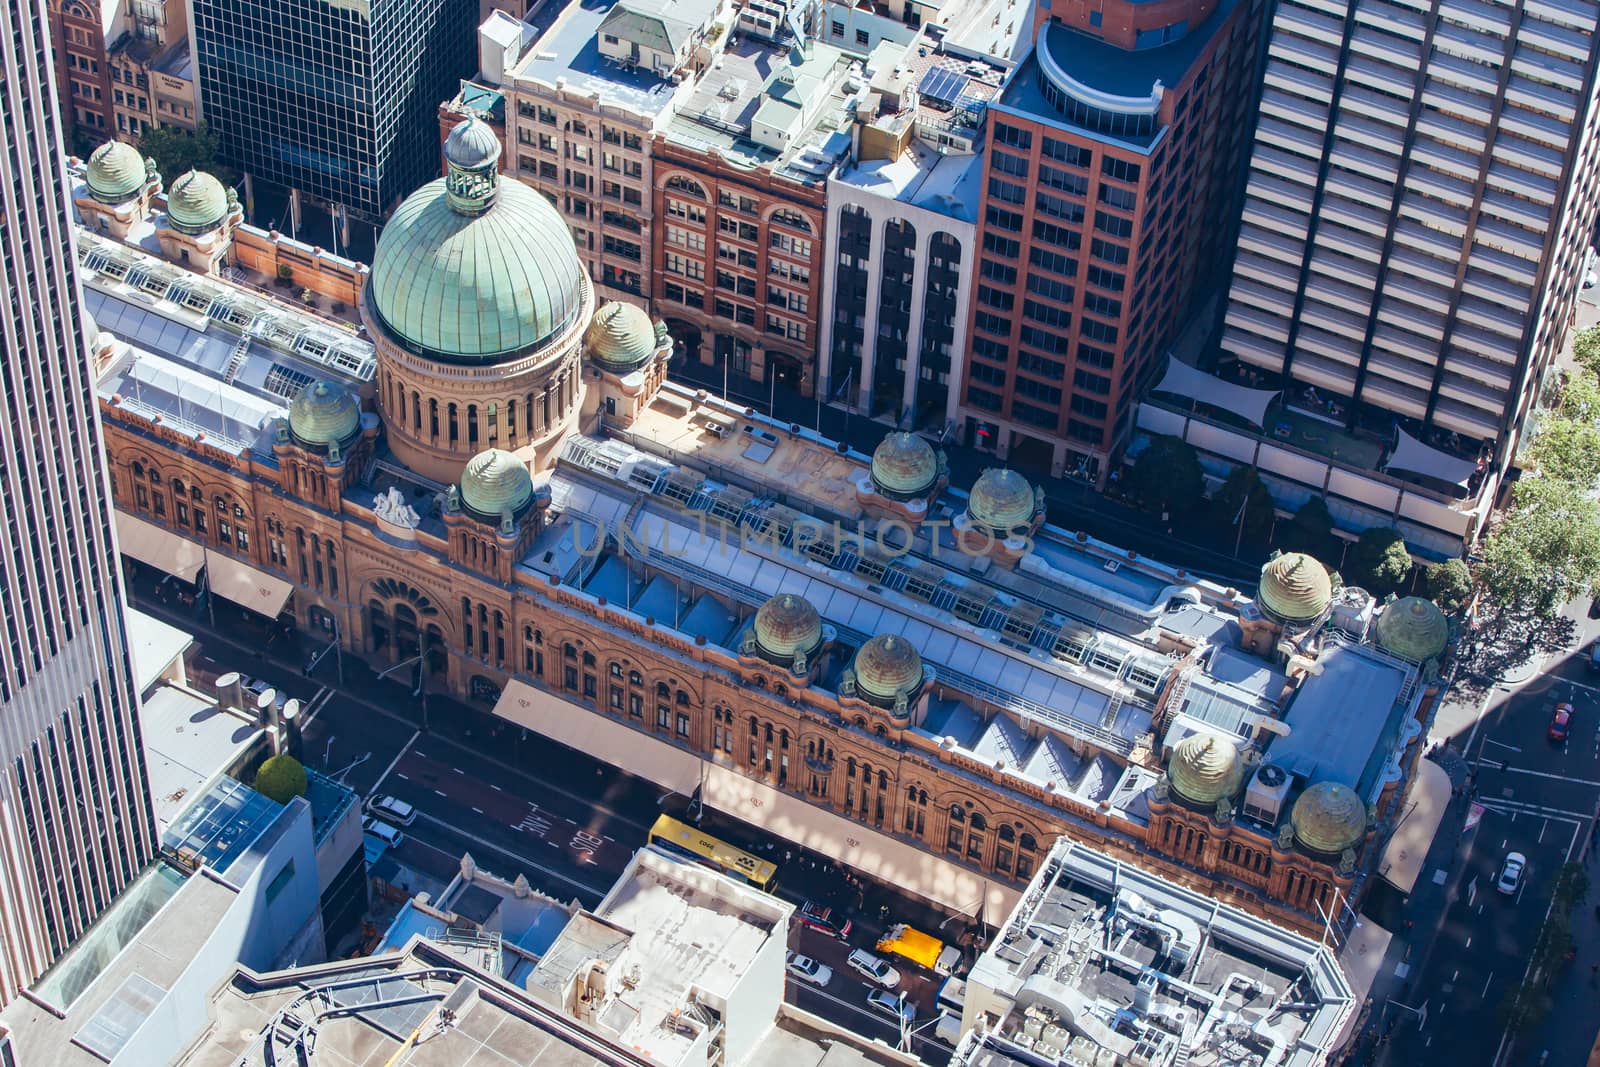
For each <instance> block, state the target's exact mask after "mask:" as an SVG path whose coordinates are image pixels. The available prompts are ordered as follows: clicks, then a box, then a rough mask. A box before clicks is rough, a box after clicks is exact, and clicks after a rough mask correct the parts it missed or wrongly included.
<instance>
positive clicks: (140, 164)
mask: <svg viewBox="0 0 1600 1067" xmlns="http://www.w3.org/2000/svg"><path fill="white" fill-rule="evenodd" d="M147 180H148V178H147V173H146V171H145V165H144V159H143V158H142V157H141V156H140V155H139V150H138V149H137V148H135V147H133V145H131V144H128V143H127V142H126V141H107V142H106V143H105V144H103V145H101V146H100V147H99V148H96V149H95V150H94V151H93V152H92V153H90V155H89V166H88V181H89V195H90V196H92V197H94V198H95V199H96V200H98V201H100V202H101V203H103V204H120V203H123V202H124V201H127V200H131V199H133V197H134V196H135V194H137V193H138V192H139V190H140V189H142V188H144V183H145V182H146V181H147Z"/></svg>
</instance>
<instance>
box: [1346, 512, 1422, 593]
mask: <svg viewBox="0 0 1600 1067" xmlns="http://www.w3.org/2000/svg"><path fill="white" fill-rule="evenodd" d="M1345 565H1346V566H1347V567H1348V568H1349V572H1350V574H1351V576H1352V577H1353V579H1354V580H1355V584H1357V585H1359V586H1362V587H1363V588H1365V589H1367V590H1368V591H1369V592H1372V593H1375V594H1377V595H1378V596H1384V595H1386V594H1388V593H1392V592H1394V591H1395V590H1396V589H1398V588H1399V586H1400V584H1401V583H1402V582H1404V581H1405V580H1406V575H1408V574H1410V573H1411V553H1409V552H1407V551H1406V542H1405V538H1403V537H1401V536H1400V532H1399V531H1398V530H1396V529H1394V528H1393V527H1390V526H1374V527H1372V528H1371V529H1369V530H1362V531H1361V538H1360V539H1359V540H1358V541H1356V543H1355V547H1354V548H1352V549H1351V550H1350V555H1349V557H1348V558H1347V559H1346V561H1345Z"/></svg>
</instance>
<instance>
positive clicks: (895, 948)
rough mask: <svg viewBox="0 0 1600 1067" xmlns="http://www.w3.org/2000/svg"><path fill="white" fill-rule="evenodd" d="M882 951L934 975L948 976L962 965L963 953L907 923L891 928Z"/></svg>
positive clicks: (882, 940)
mask: <svg viewBox="0 0 1600 1067" xmlns="http://www.w3.org/2000/svg"><path fill="white" fill-rule="evenodd" d="M878 951H879V952H883V953H886V954H891V955H895V956H899V957H900V958H901V959H903V960H909V961H910V962H912V963H915V964H916V965H917V966H918V967H922V968H924V969H926V970H929V971H932V972H933V973H934V974H940V975H945V976H948V975H950V974H952V973H954V971H955V969H956V967H957V965H959V964H960V963H961V950H960V949H958V948H956V947H955V946H954V945H947V944H945V943H944V942H943V941H940V940H939V939H938V938H936V937H932V936H930V935H928V934H925V933H923V932H922V931H921V930H918V929H916V928H915V927H912V926H908V925H906V924H905V923H896V924H895V925H893V926H891V927H890V928H889V930H888V932H886V933H885V934H884V935H883V938H882V939H881V940H880V941H879V942H878Z"/></svg>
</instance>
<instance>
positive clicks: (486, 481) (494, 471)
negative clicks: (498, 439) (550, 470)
mask: <svg viewBox="0 0 1600 1067" xmlns="http://www.w3.org/2000/svg"><path fill="white" fill-rule="evenodd" d="M532 500H533V476H532V475H530V474H529V473H528V467H527V464H525V463H523V462H522V461H521V460H520V459H518V458H517V457H516V456H513V455H512V454H511V453H510V452H506V451H503V450H502V449H498V448H491V449H488V450H486V451H483V452H479V453H478V454H477V455H476V456H473V457H472V458H471V459H469V460H467V467H466V470H464V471H462V472H461V502H462V503H463V504H465V505H466V506H467V507H468V508H470V509H472V511H473V512H475V513H476V514H477V515H479V516H481V517H483V518H486V519H491V520H493V521H495V522H499V521H500V516H502V515H504V514H505V513H506V512H508V511H509V512H511V513H512V514H513V515H515V514H516V513H517V512H519V511H521V510H522V509H523V508H525V507H527V505H528V504H529V503H531V502H532Z"/></svg>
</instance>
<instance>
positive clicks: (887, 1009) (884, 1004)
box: [867, 989, 917, 1026]
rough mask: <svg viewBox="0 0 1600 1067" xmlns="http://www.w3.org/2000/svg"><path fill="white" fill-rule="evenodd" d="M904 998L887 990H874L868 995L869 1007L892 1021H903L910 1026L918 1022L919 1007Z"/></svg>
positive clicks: (902, 995)
mask: <svg viewBox="0 0 1600 1067" xmlns="http://www.w3.org/2000/svg"><path fill="white" fill-rule="evenodd" d="M903 997H904V994H901V993H891V992H889V991H888V990H887V989H874V990H873V991H872V992H870V993H868V994H867V1007H869V1008H871V1009H872V1010H873V1011H877V1012H882V1013H883V1014H884V1015H887V1016H888V1017H889V1018H891V1019H897V1020H903V1021H904V1022H905V1024H906V1025H907V1026H910V1025H911V1024H912V1023H914V1022H916V1021H917V1006H916V1005H915V1004H912V1003H911V1002H910V1001H907V1000H905V999H903Z"/></svg>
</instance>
